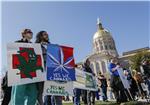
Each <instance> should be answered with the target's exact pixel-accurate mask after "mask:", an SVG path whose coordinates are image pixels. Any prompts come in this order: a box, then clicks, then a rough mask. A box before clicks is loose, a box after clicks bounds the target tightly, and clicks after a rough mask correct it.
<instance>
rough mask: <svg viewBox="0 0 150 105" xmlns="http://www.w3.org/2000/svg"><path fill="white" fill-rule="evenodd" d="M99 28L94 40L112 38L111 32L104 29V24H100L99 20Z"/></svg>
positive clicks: (98, 20)
mask: <svg viewBox="0 0 150 105" xmlns="http://www.w3.org/2000/svg"><path fill="white" fill-rule="evenodd" d="M97 26H98V30H97V32H96V33H95V34H94V36H93V39H94V40H96V39H98V38H100V37H111V34H110V32H109V31H108V30H106V29H104V28H103V26H102V23H101V22H100V19H99V18H98V19H97Z"/></svg>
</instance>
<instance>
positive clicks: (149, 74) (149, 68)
mask: <svg viewBox="0 0 150 105" xmlns="http://www.w3.org/2000/svg"><path fill="white" fill-rule="evenodd" d="M142 67H143V70H144V74H145V75H146V76H147V78H149V77H150V64H149V62H148V61H147V60H145V61H144V62H143V65H142Z"/></svg>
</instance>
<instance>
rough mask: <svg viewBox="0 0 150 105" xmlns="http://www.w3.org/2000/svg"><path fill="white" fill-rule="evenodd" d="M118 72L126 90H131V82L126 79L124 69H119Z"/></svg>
mask: <svg viewBox="0 0 150 105" xmlns="http://www.w3.org/2000/svg"><path fill="white" fill-rule="evenodd" d="M117 71H118V73H119V76H120V79H121V81H122V83H123V86H124V88H126V89H129V88H130V85H129V82H128V80H127V79H126V77H125V75H124V73H123V69H122V68H118V69H117Z"/></svg>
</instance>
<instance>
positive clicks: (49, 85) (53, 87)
mask: <svg viewBox="0 0 150 105" xmlns="http://www.w3.org/2000/svg"><path fill="white" fill-rule="evenodd" d="M44 95H55V96H68V95H69V96H73V82H66V81H62V82H60V81H46V82H45V83H44Z"/></svg>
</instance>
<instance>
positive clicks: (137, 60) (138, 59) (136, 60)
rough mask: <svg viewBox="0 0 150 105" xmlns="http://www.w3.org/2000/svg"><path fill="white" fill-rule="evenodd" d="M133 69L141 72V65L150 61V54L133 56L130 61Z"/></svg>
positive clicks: (140, 53) (143, 53)
mask: <svg viewBox="0 0 150 105" xmlns="http://www.w3.org/2000/svg"><path fill="white" fill-rule="evenodd" d="M129 60H130V65H131V69H134V70H137V71H140V65H141V64H142V62H143V60H149V61H150V52H145V51H144V52H139V53H136V54H135V55H134V56H132V57H131V58H130V59H129Z"/></svg>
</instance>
